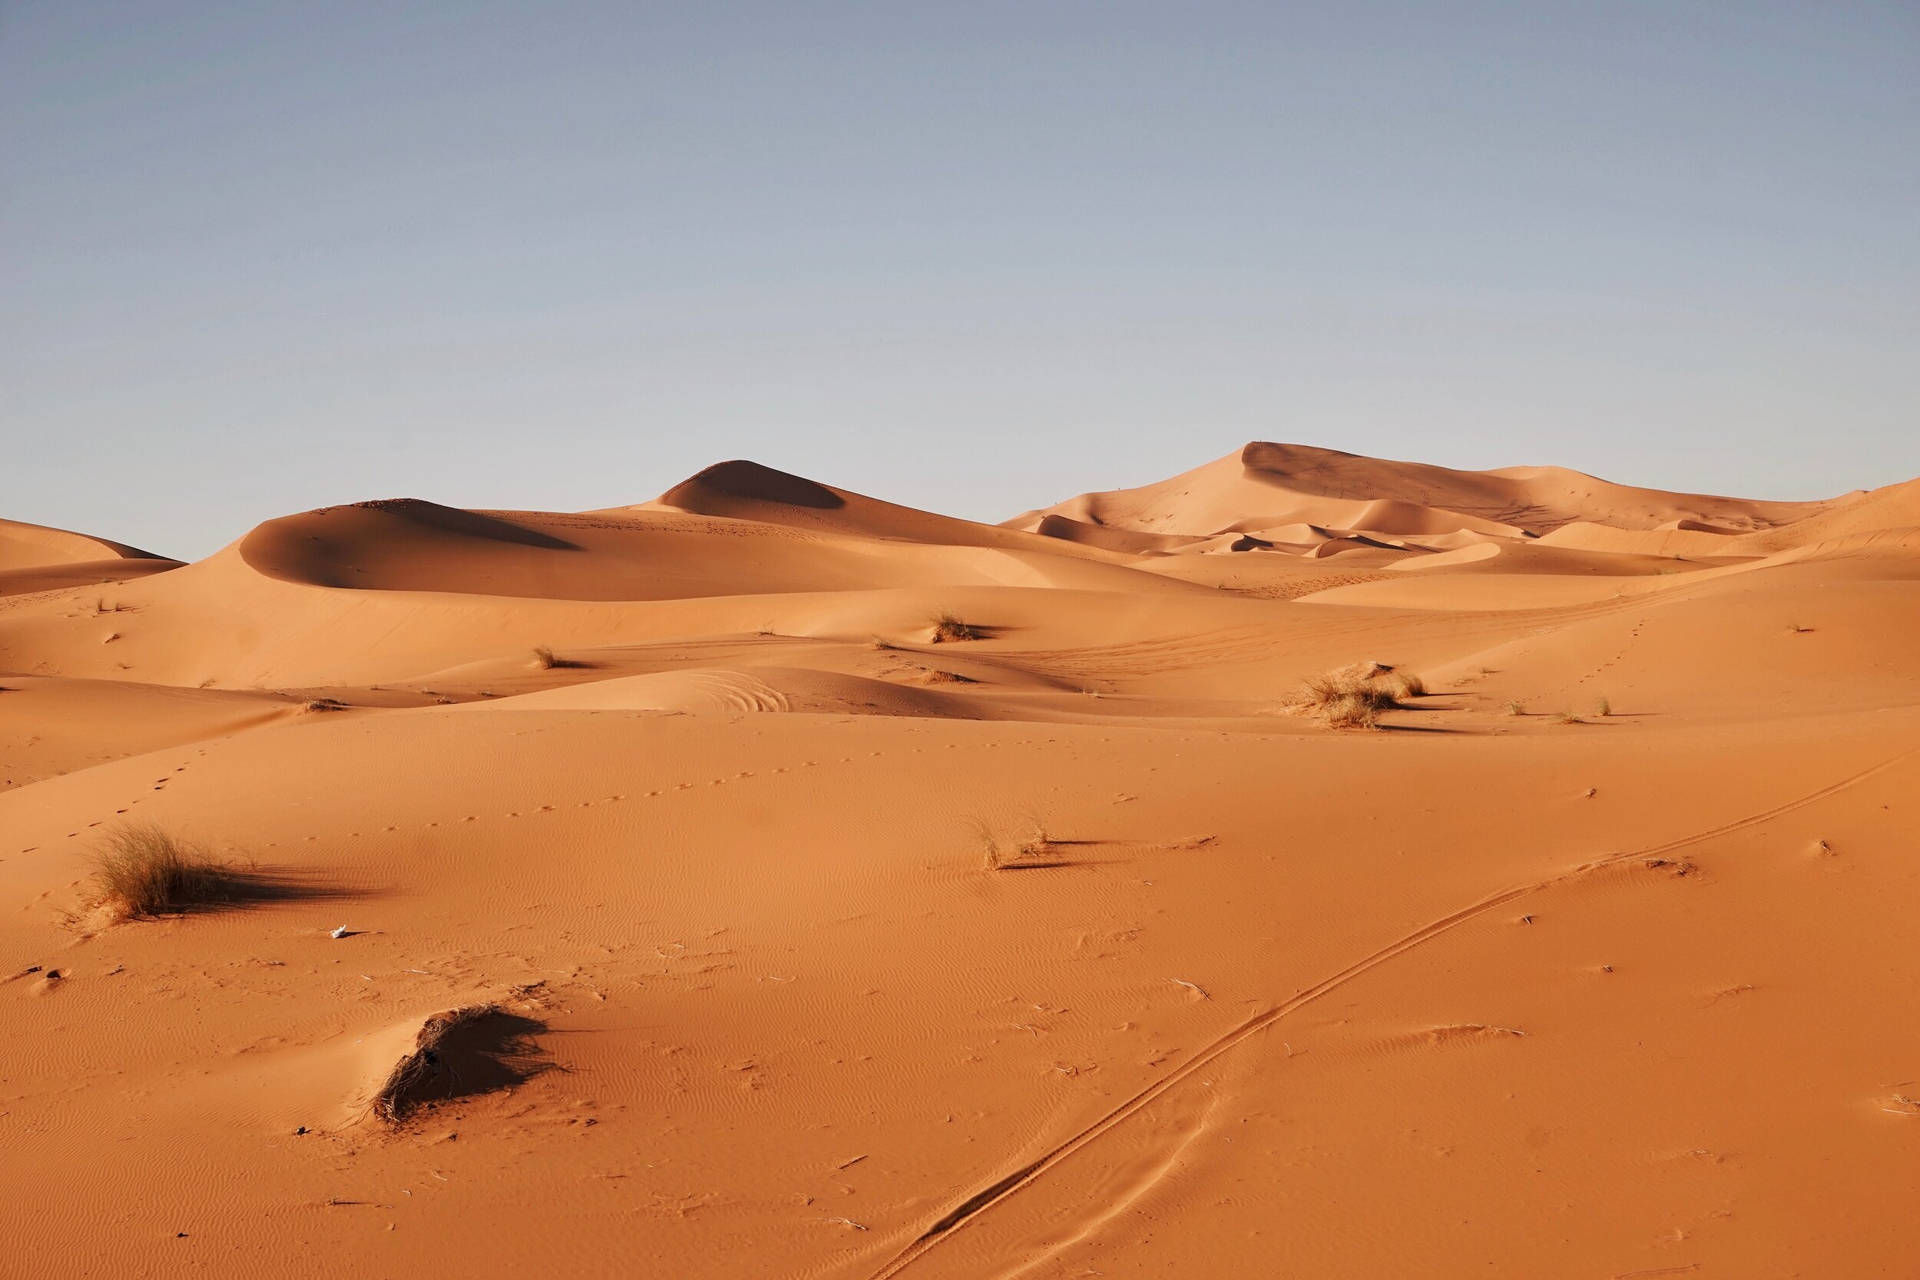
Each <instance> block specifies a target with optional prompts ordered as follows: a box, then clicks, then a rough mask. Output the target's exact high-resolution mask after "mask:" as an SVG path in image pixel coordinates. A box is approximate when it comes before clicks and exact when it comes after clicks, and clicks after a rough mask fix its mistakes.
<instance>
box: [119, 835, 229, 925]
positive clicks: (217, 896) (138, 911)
mask: <svg viewBox="0 0 1920 1280" xmlns="http://www.w3.org/2000/svg"><path fill="white" fill-rule="evenodd" d="M93 871H94V880H95V882H96V884H97V886H98V888H99V900H100V902H101V904H102V905H104V906H107V907H110V908H112V909H113V910H114V911H115V913H116V914H118V915H120V916H121V917H123V918H127V919H139V918H142V917H147V916H156V915H161V914H164V913H167V912H177V911H187V910H191V909H192V908H194V907H205V906H212V905H215V904H218V903H222V902H229V901H232V900H233V898H234V897H235V896H236V888H237V883H236V880H235V877H234V875H233V873H232V872H231V870H230V869H229V868H228V867H226V866H225V865H224V864H222V863H219V862H216V861H214V859H213V858H212V857H211V856H210V855H209V854H208V853H207V852H206V850H204V849H202V848H200V847H199V846H197V845H193V844H188V843H186V842H185V841H182V840H178V839H176V838H174V837H173V836H171V835H169V834H168V833H167V832H165V831H164V830H162V829H161V828H159V827H156V826H124V827H120V828H118V829H116V830H114V831H112V832H109V833H108V835H107V842H106V847H105V848H104V849H102V850H101V851H100V853H99V854H98V855H97V856H96V857H95V859H94V869H93Z"/></svg>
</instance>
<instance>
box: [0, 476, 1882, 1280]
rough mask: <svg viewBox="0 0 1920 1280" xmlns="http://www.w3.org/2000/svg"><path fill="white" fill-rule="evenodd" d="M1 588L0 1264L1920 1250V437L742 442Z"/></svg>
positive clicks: (1127, 1260) (1635, 1256) (1608, 1262)
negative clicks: (1843, 479) (915, 478)
mask: <svg viewBox="0 0 1920 1280" xmlns="http://www.w3.org/2000/svg"><path fill="white" fill-rule="evenodd" d="M9 538H11V541H9ZM7 557H12V558H11V559H8V558H7ZM62 557H65V558H64V559H63V558H62ZM102 565H106V566H108V568H107V569H105V570H102V569H100V568H99V566H102ZM114 566H117V567H114ZM154 566H157V567H154ZM143 567H147V568H145V570H144V576H139V575H141V574H142V573H143ZM101 572H107V573H112V574H116V575H118V576H117V577H113V578H111V579H106V580H104V581H105V582H106V583H107V585H106V586H105V588H104V589H103V587H102V585H100V581H96V580H92V576H93V575H96V574H97V573H101ZM8 574H21V575H41V576H39V577H35V578H33V579H32V581H35V582H37V583H39V584H40V585H39V586H37V587H35V588H33V589H31V590H24V589H23V590H19V591H17V592H15V593H14V594H11V595H6V594H5V592H6V587H5V582H6V581H7V580H8V579H7V578H6V575H8ZM60 575H66V576H65V578H61V577H60ZM26 580H28V579H25V578H16V579H13V580H12V581H15V582H21V581H26ZM0 595H4V597H5V598H3V599H0V908H4V909H0V1017H4V1018H5V1019H6V1021H7V1027H8V1031H9V1041H8V1042H9V1044H10V1045H12V1046H15V1047H16V1048H17V1051H16V1052H13V1053H12V1054H10V1055H9V1056H8V1057H7V1058H5V1060H4V1065H3V1066H0V1086H3V1087H0V1094H4V1096H3V1097H0V1206H9V1207H11V1209H12V1211H13V1213H14V1218H15V1220H16V1221H18V1222H19V1223H20V1224H21V1225H23V1226H27V1227H28V1228H29V1229H27V1230H19V1231H14V1232H12V1233H10V1235H9V1240H8V1247H9V1252H8V1254H7V1258H6V1263H5V1264H4V1265H0V1272H5V1273H6V1274H7V1275H13V1274H15V1273H18V1274H20V1275H32V1276H38V1275H50V1276H51V1275H69V1274H91V1275H103V1276H104V1275H139V1274H161V1273H165V1274H174V1273H183V1274H184V1273H193V1274H205V1275H214V1276H218V1275H242V1274H245V1275H252V1274H257V1273H260V1272H262V1271H263V1270H264V1271H268V1272H271V1273H273V1274H276V1275H282V1274H284V1275H289V1276H295V1277H302V1278H305V1277H316V1278H318V1277H322V1276H324V1277H329V1278H331V1277H337V1276H340V1275H342V1274H346V1275H356V1276H357V1275H366V1276H376V1275H400V1274H439V1273H442V1272H451V1273H455V1274H464V1275H476V1276H491V1275H517V1274H520V1273H522V1272H531V1273H536V1274H537V1273H542V1272H547V1273H559V1274H565V1275H569V1276H572V1275H580V1276H594V1277H597V1276H607V1277H615V1276H626V1275H633V1274H644V1275H662V1276H674V1277H686V1278H688V1280H737V1278H738V1277H743V1276H752V1277H759V1276H781V1277H785V1276H794V1277H801V1278H804V1280H881V1278H883V1277H902V1278H904V1280H973V1278H974V1277H980V1276H999V1277H1025V1278H1038V1277H1047V1276H1082V1275H1107V1276H1135V1275H1140V1276H1146V1275H1159V1276H1240V1275H1266V1274H1271V1273H1272V1272H1273V1270H1274V1267H1275V1263H1274V1257H1275V1256H1276V1250H1277V1251H1278V1253H1279V1255H1280V1256H1283V1257H1284V1258H1285V1260H1286V1261H1285V1264H1284V1266H1285V1267H1286V1268H1288V1269H1290V1270H1291V1271H1293V1272H1297V1273H1298V1274H1301V1275H1312V1276H1316V1277H1322V1276H1324V1277H1331V1278H1333V1280H1373V1278H1374V1277H1379V1276H1415V1275H1417V1276H1435V1277H1444V1278H1447V1280H1451V1278H1452V1277H1467V1276H1485V1275H1511V1276H1590V1275H1591V1276H1656V1275H1700V1276H1738V1277H1745V1276H1765V1275H1776V1274H1778V1275H1785V1274H1798V1275H1819V1276H1873V1275H1905V1274H1907V1273H1908V1272H1909V1271H1910V1270H1911V1262H1912V1259H1913V1258H1914V1257H1916V1256H1920V1228H1916V1227H1915V1225H1914V1215H1913V1214H1912V1212H1911V1206H1910V1205H1909V1204H1908V1201H1909V1200H1910V1199H1911V1190H1910V1188H1911V1185H1912V1176H1911V1174H1912V1164H1913V1156H1914V1151H1915V1147H1914V1143H1915V1141H1916V1140H1917V1139H1920V1129H1916V1128H1915V1126H1916V1125H1920V1084H1917V1083H1916V1081H1920V1059H1917V1058H1916V1056H1915V1053H1916V1051H1915V1047H1914V1038H1913V1035H1912V1032H1911V1029H1912V1027H1913V1026H1914V1025H1915V1022H1916V1020H1917V1019H1920V992H1917V991H1916V987H1915V984H1914V983H1913V982H1912V980H1911V974H1912V965H1911V963H1910V952H1911V950H1912V948H1911V942H1912V940H1913V934H1914V928H1913V921H1914V920H1915V919H1916V918H1920V902H1916V890H1915V885H1914V847H1913V839H1912V836H1913V826H1914V799H1913V797H1914V796H1916V795H1920V646H1916V645H1915V644H1914V643H1912V637H1913V636H1914V635H1915V634H1916V632H1920V481H1914V482H1908V483H1904V484H1896V485H1890V486H1887V487H1886V488H1883V489H1878V490H1873V491H1871V492H1866V493H1860V494H1850V495H1844V496H1842V497H1839V498H1836V499H1833V500H1831V501H1827V502H1810V503H1799V504H1795V503H1764V502H1752V501H1748V500H1744V499H1739V498H1719V497H1711V496H1702V495H1689V494H1680V493H1668V492H1663V491H1660V490H1654V489H1639V488H1631V487H1628V486H1621V485H1613V484H1610V483H1608V482H1605V481H1600V480H1596V479H1593V478H1592V477H1586V476H1581V475H1578V474H1577V473H1574V472H1569V471H1562V470H1558V469H1554V468H1507V469H1503V470H1499V471H1488V472H1465V471H1454V470H1449V469H1446V468H1440V467H1428V466H1422V465H1417V464H1408V463H1398V462H1389V461H1381V460H1376V459H1368V458H1363V457H1358V456H1355V455H1351V454H1344V453H1338V452H1335V451H1331V450H1324V449H1310V448H1306V447H1304V446H1289V445H1278V444H1256V445H1251V446H1248V448H1247V449H1245V450H1242V451H1239V452H1236V453H1234V454H1232V455H1229V456H1228V457H1226V458H1222V459H1218V460H1216V461H1214V462H1211V463H1207V464H1205V465H1203V466H1201V467H1198V468H1196V469H1194V470H1193V471H1189V472H1187V473H1185V474H1183V475H1181V476H1176V477H1173V478H1170V479H1168V480H1165V481H1162V482H1159V483H1157V484H1153V485H1147V486H1142V487H1140V488H1137V489H1131V490H1116V491H1106V492H1099V493H1089V494H1084V495H1081V496H1080V497H1077V498H1072V499H1068V500H1067V501H1064V502H1061V503H1059V504H1056V506H1054V507H1050V508H1048V509H1046V510H1044V511H1040V512H1030V513H1027V515H1025V516H1022V517H1018V518H1016V519H1014V520H1012V521H1009V522H1008V523H1007V524H1006V525H986V524H980V523H978V522H975V521H970V520H964V519H959V518H956V517H952V516H946V515H942V514H938V513H936V512H931V511H922V510H916V509H914V508H911V507H907V506H903V505H898V504H894V503H890V502H886V501H884V500H882V499H879V498H875V497H869V496H866V495H862V494H859V493H855V492H853V491H851V490H847V489H842V488H836V487H834V486H832V485H829V484H825V483H820V482H817V481H813V480H809V479H806V478H803V477H801V476H796V475H791V474H788V473H785V472H781V471H777V470H774V469H772V468H769V467H765V466H761V465H758V464H754V463H750V462H743V461H733V462H725V463H721V464H718V465H716V466H714V467H710V468H708V469H706V470H705V471H702V472H701V473H699V474H698V475H696V476H693V477H691V478H689V479H688V480H686V481H685V482H683V483H681V484H678V485H675V486H674V487H672V488H670V489H668V490H667V491H666V492H665V493H664V494H662V495H661V496H660V497H659V498H658V499H656V500H654V501H651V502H642V503H637V504H635V505H631V506H625V507H619V508H613V509H608V510H602V511H588V512H541V511H511V510H501V511H468V510H462V509H459V508H455V507H449V506H444V505H440V504H436V503H433V502H428V501H423V500H419V499H398V500H391V501H382V502H371V503H362V504H355V505H351V506H338V507H330V508H325V509H322V510H318V511H312V512H307V513H303V514H296V515H291V516H287V517H284V518H281V519H277V520H271V521H268V522H266V523H265V524H262V525H261V526H259V527H258V528H256V529H254V530H253V531H251V532H249V533H247V534H245V535H243V536H242V537H241V538H240V539H239V540H238V541H237V542H235V543H234V544H232V545H230V546H228V547H227V548H225V549H224V550H222V551H220V552H219V553H217V554H215V555H213V556H211V557H208V558H207V559H205V560H202V561H200V562H198V563H195V564H192V565H187V566H184V567H179V568H173V567H171V562H165V561H156V560H152V559H150V558H145V557H142V556H140V555H138V554H137V553H135V552H134V551H133V549H132V548H125V547H122V546H120V544H114V543H109V542H106V541H104V540H101V539H92V538H87V537H86V536H84V535H79V534H68V533H64V532H61V531H57V530H55V531H47V530H35V529H33V528H27V529H20V528H18V527H14V526H4V525H0ZM1810 1168H1818V1169H1819V1170H1820V1174H1821V1176H1820V1177H1818V1178H1814V1179H1809V1178H1808V1177H1806V1176H1805V1175H1806V1171H1807V1170H1808V1169H1810ZM0 1212H5V1210H0ZM167 1254H171V1255H175V1256H163V1255H167Z"/></svg>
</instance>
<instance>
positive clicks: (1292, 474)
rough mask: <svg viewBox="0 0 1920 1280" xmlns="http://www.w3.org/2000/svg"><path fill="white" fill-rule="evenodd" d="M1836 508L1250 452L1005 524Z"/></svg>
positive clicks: (1285, 451)
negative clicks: (1061, 519)
mask: <svg viewBox="0 0 1920 1280" xmlns="http://www.w3.org/2000/svg"><path fill="white" fill-rule="evenodd" d="M1844 502H1845V500H1844V499H1839V500H1835V502H1833V503H1823V502H1754V501H1749V500H1746V499H1740V498H1719V497H1711V496H1708V495H1704V494H1683V493H1666V492H1662V491H1660V490H1654V489H1639V488H1633V487H1630V486H1626V485H1617V484H1612V483H1610V482H1608V481H1605V480H1600V479H1596V478H1595V477H1593V476H1588V475H1582V474H1581V473H1579V472H1577V471H1567V470H1564V469H1562V468H1558V467H1509V468H1506V469H1504V470H1499V471H1454V470H1449V469H1448V468H1445V467H1433V466H1426V465H1424V464H1419V463H1409V462H1385V461H1381V460H1379V459H1375V458H1363V457H1359V456H1357V455H1354V454H1349V453H1340V452H1338V451H1336V450H1332V449H1316V448H1312V447H1310V446H1307V445H1288V444H1269V443H1264V442H1256V443H1253V444H1249V445H1247V446H1246V447H1245V448H1243V449H1241V450H1240V451H1239V452H1238V453H1236V454H1230V455H1228V456H1227V457H1224V458H1220V459H1218V460H1216V461H1213V462H1209V463H1207V464H1206V465H1205V466H1202V467H1197V468H1195V469H1194V470H1192V471H1188V472H1185V473H1183V474H1181V475H1177V476H1175V477H1173V478H1172V479H1170V480H1165V481H1161V482H1160V483H1158V484H1150V485H1144V486H1142V487H1140V488H1137V489H1122V490H1115V491H1112V492H1107V493H1087V494H1082V495H1080V496H1079V497H1077V498H1073V499H1070V500H1068V501H1067V502H1063V503H1061V504H1059V505H1058V506H1056V507H1049V508H1047V509H1046V510H1045V511H1038V512H1029V513H1028V514H1026V515H1023V516H1019V517H1017V518H1016V519H1015V520H1013V521H1010V522H1009V523H1010V524H1012V525H1015V526H1017V527H1020V528H1030V527H1035V526H1036V525H1037V524H1038V522H1039V521H1040V520H1041V519H1043V518H1044V517H1045V516H1047V515H1049V514H1058V515H1061V516H1065V517H1067V518H1070V519H1073V520H1077V521H1081V522H1083V523H1088V524H1094V525H1099V526H1103V527H1108V528H1116V529H1126V530H1136V531H1143V532H1150V533H1161V534H1188V535H1203V536H1204V535H1207V534H1213V533H1219V532H1221V531H1223V530H1226V529H1228V528H1234V529H1250V528H1255V527H1258V526H1260V525H1280V524H1289V523H1294V522H1300V521H1305V522H1308V523H1312V524H1318V525H1323V526H1327V527H1332V528H1340V529H1349V530H1359V531H1367V532H1372V533H1377V534H1389V535H1395V534H1413V533H1445V532H1451V531H1454V530H1459V529H1471V530H1475V531H1477V532H1482V533H1498V534H1505V535H1509V536H1517V535H1520V534H1536V535H1537V534H1544V533H1548V532H1550V531H1552V530H1554V529H1557V528H1559V527H1560V526H1562V525H1564V524H1568V523H1570V522H1573V521H1576V520H1589V521H1593V522H1595V523H1602V524H1607V525H1610V526H1613V527H1616V528H1623V529H1653V528H1656V527H1657V526H1659V525H1660V524H1663V523H1671V522H1674V521H1688V522H1695V523H1701V524H1710V525H1713V526H1715V527H1722V528H1727V529H1733V530H1742V531H1745V530H1758V529H1770V528H1773V527H1774V526H1776V525H1781V524H1786V523H1789V522H1791V521H1795V520H1800V519H1805V518H1807V517H1808V516H1812V515H1815V514H1818V513H1819V512H1821V511H1824V510H1827V509H1828V508H1830V507H1832V506H1834V505H1843V504H1844Z"/></svg>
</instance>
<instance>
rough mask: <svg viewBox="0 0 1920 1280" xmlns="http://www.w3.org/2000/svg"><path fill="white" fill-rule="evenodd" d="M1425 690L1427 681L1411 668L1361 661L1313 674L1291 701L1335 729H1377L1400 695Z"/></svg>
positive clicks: (1418, 694) (1414, 694)
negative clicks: (1383, 714) (1321, 673)
mask: <svg viewBox="0 0 1920 1280" xmlns="http://www.w3.org/2000/svg"><path fill="white" fill-rule="evenodd" d="M1426 692H1427V686H1426V684H1425V683H1424V682H1423V681H1422V680H1421V679H1420V677H1419V676H1416V675H1414V674H1413V673H1412V672H1406V671H1396V670H1395V669H1394V668H1392V667H1390V666H1388V665H1387V664H1385V663H1382V662H1364V663H1358V664H1356V665H1354V666H1351V667H1343V668H1341V669H1340V670H1338V671H1332V672H1329V673H1327V674H1326V675H1323V676H1315V677H1314V678H1313V679H1311V680H1309V681H1307V682H1306V683H1305V684H1304V685H1302V686H1301V693H1300V697H1299V698H1298V700H1297V701H1296V702H1295V704H1294V705H1295V707H1296V708H1297V709H1299V710H1302V711H1305V712H1307V713H1309V714H1311V715H1315V716H1318V717H1319V718H1320V719H1321V720H1324V721H1325V722H1326V723H1327V724H1329V725H1332V726H1333V727H1334V728H1337V729H1376V728H1378V727H1379V716H1380V713H1381V712H1382V711H1391V710H1393V709H1394V708H1395V707H1398V706H1400V705H1401V704H1400V699H1401V698H1418V697H1422V696H1424V695H1425V694H1426Z"/></svg>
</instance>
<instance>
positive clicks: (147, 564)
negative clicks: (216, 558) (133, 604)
mask: <svg viewBox="0 0 1920 1280" xmlns="http://www.w3.org/2000/svg"><path fill="white" fill-rule="evenodd" d="M179 563H180V562H179V561H177V560H168V559H166V558H165V557H163V556H156V555H154V554H153V553H152V552H149V551H142V550H140V549H139V548H137V547H129V546H127V545H125V544H124V543H119V542H111V541H109V540H107V539H106V538H95V537H91V536H89V535H87V534H84V533H69V532H68V531H67V530H65V529H49V528H47V527H45V526H44V525H37V524H23V523H22V522H20V521H18V520H0V596H9V595H24V594H27V593H29V592H35V591H58V590H61V589H63V588H66V587H88V586H100V585H104V584H110V583H115V582H124V581H126V580H127V579H129V578H141V577H145V576H146V575H148V574H152V573H162V572H165V571H166V570H168V569H173V568H177V567H178V566H179Z"/></svg>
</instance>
